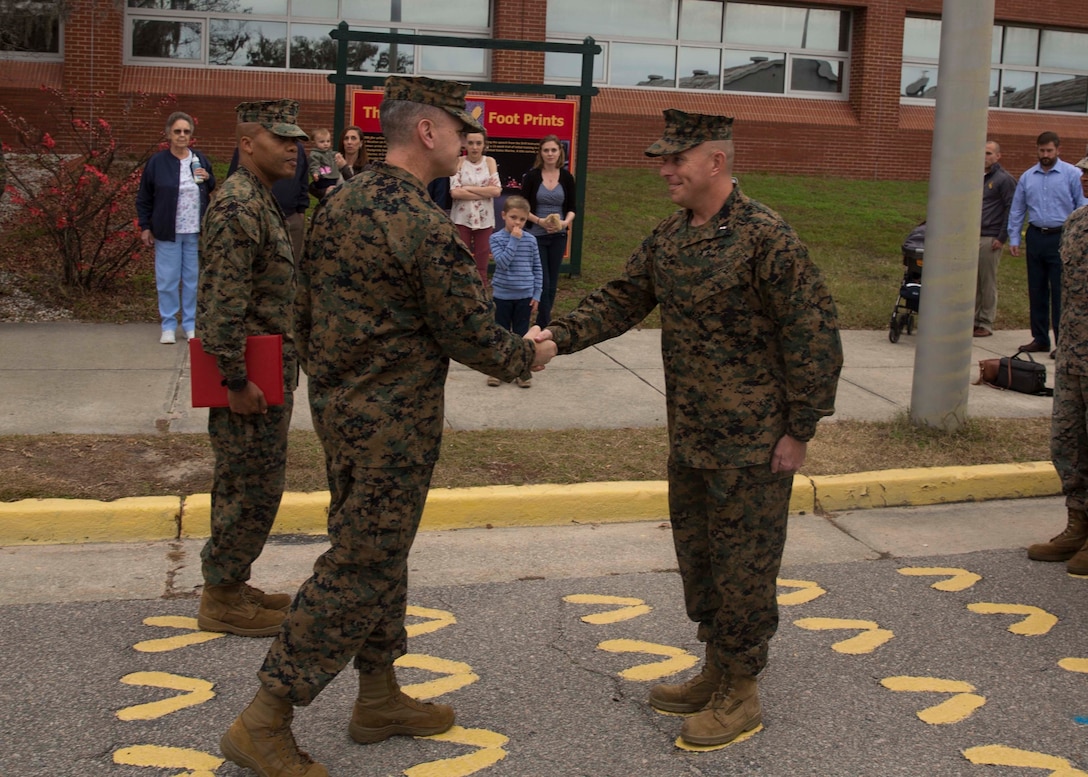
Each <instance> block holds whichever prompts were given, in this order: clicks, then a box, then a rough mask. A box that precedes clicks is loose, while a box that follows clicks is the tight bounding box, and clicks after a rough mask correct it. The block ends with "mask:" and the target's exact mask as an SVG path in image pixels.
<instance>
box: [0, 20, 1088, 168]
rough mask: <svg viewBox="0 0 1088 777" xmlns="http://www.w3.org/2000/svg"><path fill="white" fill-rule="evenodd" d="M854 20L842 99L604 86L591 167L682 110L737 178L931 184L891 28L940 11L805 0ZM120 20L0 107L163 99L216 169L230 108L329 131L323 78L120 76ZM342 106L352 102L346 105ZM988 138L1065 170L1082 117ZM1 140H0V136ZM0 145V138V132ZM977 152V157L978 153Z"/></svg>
mask: <svg viewBox="0 0 1088 777" xmlns="http://www.w3.org/2000/svg"><path fill="white" fill-rule="evenodd" d="M808 2H809V3H810V4H812V5H827V6H829V7H836V8H842V7H849V8H851V9H852V11H853V29H852V57H851V66H850V72H849V84H848V86H849V93H850V97H849V100H846V101H843V100H813V99H803V100H802V99H785V98H778V97H767V96H760V95H733V94H720V93H712V94H701V93H697V92H674V91H669V92H666V91H661V92H656V91H650V90H639V89H608V90H602V92H601V94H600V95H599V96H597V97H595V98H594V99H593V123H592V126H591V130H590V152H589V160H588V161H589V166H590V168H591V169H601V168H608V167H617V166H623V167H629V166H638V165H652V164H654V163H653V162H652V160H648V159H646V158H645V157H644V156H643V154H642V152H643V149H645V148H646V146H648V145H649V144H650V143H651V142H652V141H653V140H654V139H655V138H656V137H657V136H658V135H659V134H660V131H661V127H662V119H661V111H662V110H664V109H665V108H680V109H683V110H688V111H696V112H704V113H726V114H729V115H732V116H735V117H736V125H735V137H736V143H737V169H738V171H739V172H744V171H751V170H759V171H769V172H781V173H805V174H810V175H827V176H842V177H850V178H867V179H885V178H891V179H900V178H901V179H922V178H925V177H926V176H928V174H929V164H930V153H931V138H932V125H933V113H934V111H933V108H932V107H927V106H917V105H907V106H902V105H900V102H899V96H898V92H899V76H900V52H901V51H902V35H903V19H904V17H905V16H906V15H907V14H908V13H910V14H931V15H934V16H939V15H940V12H941V6H942V0H808ZM493 7H494V20H493V27H494V36H495V37H496V38H504V39H515V40H543V39H544V36H545V17H546V7H545V3H543V2H540V0H501V2H500V1H499V0H495V2H494V3H493ZM996 18H997V20H998V22H1002V23H1024V24H1031V25H1040V24H1042V25H1047V26H1060V27H1066V28H1069V29H1075V30H1081V31H1088V3H1082V2H1073V0H996ZM123 32H124V30H123V13H122V12H121V11H120V10H118V8H117V6H116V5H115V3H114V2H113V0H77V2H76V3H75V9H74V13H73V15H72V17H71V19H70V20H69V21H68V23H67V24H66V26H65V60H64V62H63V63H30V62H14V61H5V60H0V104H2V105H5V106H8V107H10V108H13V109H14V110H16V111H19V112H20V113H23V114H25V115H27V117H28V118H30V119H33V118H34V117H35V116H36V115H38V112H39V111H40V109H41V93H40V92H39V91H38V89H37V88H36V86H37V84H39V83H48V84H50V85H53V86H64V87H74V88H79V89H83V90H94V91H100V92H101V93H102V95H101V97H97V98H96V105H95V110H96V111H97V110H101V111H102V112H103V113H108V112H110V111H116V110H117V109H118V108H119V107H120V106H121V105H122V104H123V101H126V100H130V99H131V98H132V96H133V95H134V94H135V93H137V92H140V91H144V92H150V93H152V94H153V95H163V94H173V95H176V97H177V107H178V109H180V110H184V111H187V112H189V113H191V114H192V115H193V116H194V118H195V119H196V121H197V142H198V143H199V144H200V146H201V148H202V149H204V150H205V151H207V152H208V153H210V154H211V155H212V156H214V157H216V158H220V159H224V160H225V159H227V158H229V156H230V154H231V152H232V150H233V148H234V123H235V121H234V106H235V105H236V104H237V103H239V102H242V101H244V100H255V99H263V98H275V97H293V98H295V99H298V100H299V101H300V102H301V104H302V108H301V114H300V122H301V123H302V125H303V126H304V127H305V128H306V129H308V130H309V129H313V128H314V127H317V126H324V127H330V128H331V127H332V125H333V99H334V89H333V87H332V85H331V84H329V83H328V81H327V79H326V77H325V76H324V75H323V74H310V73H287V72H282V73H277V72H267V71H246V70H242V69H233V68H204V69H196V68H185V67H150V66H132V65H123V64H122V62H123V51H122V49H123V45H124V44H123V41H124V35H123ZM491 57H492V79H493V80H495V81H504V82H506V81H509V82H514V81H529V82H539V81H542V80H543V73H544V57H543V55H542V54H535V53H527V52H511V51H507V52H502V51H496V52H493V53H492V55H491ZM349 104H350V96H349ZM989 124H990V126H989V131H990V137H992V138H993V139H995V140H997V141H998V142H1000V143H1001V145H1002V148H1003V151H1004V159H1003V162H1004V164H1005V166H1006V167H1007V168H1008V169H1010V170H1012V171H1013V172H1017V173H1018V172H1020V171H1021V170H1023V169H1025V168H1026V167H1028V166H1029V165H1031V164H1032V163H1033V162H1034V159H1035V153H1034V140H1035V137H1036V136H1037V135H1038V133H1039V132H1041V131H1043V130H1044V129H1050V130H1054V131H1056V132H1058V134H1059V135H1061V137H1062V138H1063V140H1064V143H1063V147H1064V150H1065V156H1066V158H1067V159H1071V160H1074V161H1075V160H1076V159H1079V158H1080V156H1081V152H1082V151H1083V149H1084V147H1085V144H1086V142H1088V116H1084V115H1068V114H1040V113H1013V112H1008V111H994V112H991V114H990V118H989ZM126 132H128V133H130V135H131V136H132V137H134V138H137V139H139V140H142V141H143V142H151V141H153V140H157V139H159V138H160V137H161V133H162V127H161V126H159V121H158V119H156V120H154V121H152V120H150V119H148V120H144V121H143V122H134V123H133V126H130V127H128V128H126ZM0 133H2V129H0ZM0 137H2V135H0ZM980 154H981V151H980Z"/></svg>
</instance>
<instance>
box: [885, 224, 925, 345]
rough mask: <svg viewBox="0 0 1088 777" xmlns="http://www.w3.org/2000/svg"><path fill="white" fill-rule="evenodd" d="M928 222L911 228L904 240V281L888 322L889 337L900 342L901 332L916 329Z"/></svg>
mask: <svg viewBox="0 0 1088 777" xmlns="http://www.w3.org/2000/svg"><path fill="white" fill-rule="evenodd" d="M925 241H926V223H925V222H924V221H923V222H922V223H921V224H919V225H918V226H916V227H915V228H914V229H912V230H911V232H910V234H909V235H907V239H906V240H904V241H903V267H904V268H905V269H904V270H903V282H902V283H901V284H899V297H898V299H897V300H896V301H895V307H894V308H892V320H891V322H890V323H889V324H888V339H889V340H890V341H891V342H893V343H898V342H899V334H900V333H901V332H906V333H907V334H908V335H909V334H910V333H912V332H913V331H914V317H915V316H916V315H917V314H918V300H919V299H920V298H921V296H922V255H923V253H924V252H925Z"/></svg>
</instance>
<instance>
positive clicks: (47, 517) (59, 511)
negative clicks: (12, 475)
mask: <svg viewBox="0 0 1088 777" xmlns="http://www.w3.org/2000/svg"><path fill="white" fill-rule="evenodd" d="M180 508H181V500H180V499H179V498H178V497H176V496H140V497H130V498H126V499H117V500H115V501H113V502H99V501H96V500H93V499H21V500H19V501H18V502H0V545H39V544H56V545H59V544H65V543H80V542H136V541H145V540H172V539H174V538H175V537H177V535H178V513H179V511H180Z"/></svg>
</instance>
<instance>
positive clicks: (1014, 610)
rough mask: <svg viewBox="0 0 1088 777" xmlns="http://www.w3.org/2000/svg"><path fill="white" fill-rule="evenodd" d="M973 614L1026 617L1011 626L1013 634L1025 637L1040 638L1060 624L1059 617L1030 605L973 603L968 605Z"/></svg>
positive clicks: (1010, 629)
mask: <svg viewBox="0 0 1088 777" xmlns="http://www.w3.org/2000/svg"><path fill="white" fill-rule="evenodd" d="M967 609H968V610H970V611H971V612H977V613H980V614H982V615H1024V616H1026V617H1025V618H1024V619H1023V620H1021V621H1017V622H1016V623H1014V624H1012V625H1011V626H1009V631H1011V632H1012V633H1013V634H1021V635H1023V636H1025V637H1038V636H1041V635H1043V634H1046V633H1047V632H1048V631H1050V630H1051V629H1052V628H1054V624H1056V623H1057V622H1058V616H1056V615H1051V614H1050V613H1049V612H1047V611H1046V610H1044V609H1043V608H1042V607H1033V606H1032V605H1030V604H995V603H993V602H973V603H972V604H969V605H967Z"/></svg>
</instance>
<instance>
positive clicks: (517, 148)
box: [351, 91, 575, 195]
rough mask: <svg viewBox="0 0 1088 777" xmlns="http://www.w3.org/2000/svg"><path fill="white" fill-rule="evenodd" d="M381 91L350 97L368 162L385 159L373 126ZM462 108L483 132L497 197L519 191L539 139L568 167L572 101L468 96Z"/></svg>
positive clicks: (382, 143)
mask: <svg viewBox="0 0 1088 777" xmlns="http://www.w3.org/2000/svg"><path fill="white" fill-rule="evenodd" d="M381 102H382V92H380V91H375V92H369V91H357V92H353V93H352V95H351V118H352V123H353V124H354V125H355V126H357V127H359V128H360V129H361V130H362V131H363V135H364V140H365V143H366V150H367V154H368V155H369V156H370V158H371V159H381V158H383V157H384V156H385V138H384V137H382V134H381V124H380V122H379V117H380V106H381ZM465 108H466V109H467V110H468V112H469V113H471V114H472V115H473V116H474V117H475V118H476V119H478V120H479V122H480V123H481V124H482V125H483V126H484V129H485V130H487V150H486V151H485V152H484V153H486V154H487V155H488V156H490V157H493V158H494V159H495V162H496V164H498V167H499V179H500V180H501V181H502V187H503V194H504V195H507V194H513V193H516V192H519V191H520V190H521V179H522V177H523V176H524V175H525V173H527V172H529V170H531V169H532V167H533V162H534V161H535V160H536V151H537V146H538V145H539V141H540V139H541V138H543V137H544V136H545V135H555V136H556V137H558V138H559V143H560V145H561V146H563V149H564V150H565V152H566V156H567V167H568V169H569V168H570V167H571V165H572V162H571V151H572V149H573V147H574V108H575V103H574V101H573V100H541V99H528V98H521V97H491V96H473V95H471V94H470V95H468V97H467V98H466V100H465Z"/></svg>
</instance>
